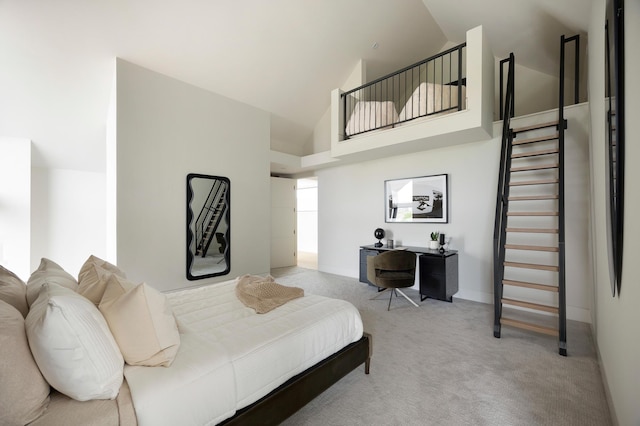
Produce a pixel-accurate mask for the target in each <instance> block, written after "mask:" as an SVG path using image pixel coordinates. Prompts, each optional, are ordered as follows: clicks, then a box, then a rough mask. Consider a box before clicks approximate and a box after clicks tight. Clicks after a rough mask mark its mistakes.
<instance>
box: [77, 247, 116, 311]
mask: <svg viewBox="0 0 640 426" xmlns="http://www.w3.org/2000/svg"><path fill="white" fill-rule="evenodd" d="M112 274H115V275H118V276H120V277H122V278H124V277H125V273H124V271H122V270H121V269H120V268H118V267H117V266H116V265H114V264H112V263H109V262H107V261H105V260H102V259H100V258H99V257H96V256H94V255H91V256H89V258H88V259H87V261H86V262H84V264H83V265H82V268H80V273H79V274H78V293H80V294H81V295H83V296H84V297H86V298H87V299H89V300H91V301H92V302H93V303H95V304H96V305H97V304H98V303H100V300H101V299H102V295H103V294H104V290H105V288H106V287H107V280H108V279H109V277H110V276H111V275H112Z"/></svg>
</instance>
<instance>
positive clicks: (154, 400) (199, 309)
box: [125, 280, 363, 426]
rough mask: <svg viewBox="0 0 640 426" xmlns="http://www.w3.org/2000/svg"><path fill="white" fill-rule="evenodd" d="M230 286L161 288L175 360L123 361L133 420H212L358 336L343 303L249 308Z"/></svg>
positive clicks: (304, 301) (307, 300)
mask: <svg viewBox="0 0 640 426" xmlns="http://www.w3.org/2000/svg"><path fill="white" fill-rule="evenodd" d="M235 286H236V280H231V281H225V282H223V283H218V284H213V285H209V286H204V287H200V288H195V289H189V290H184V291H180V292H175V293H168V294H167V298H168V299H169V302H170V304H171V306H172V309H173V311H174V314H175V316H176V319H177V321H178V328H179V330H180V338H181V344H180V350H179V351H178V354H177V356H176V359H175V361H174V362H173V364H172V365H171V367H168V368H165V367H141V366H128V365H127V366H125V377H126V378H127V382H128V384H129V387H130V389H131V396H132V400H133V404H134V407H135V411H136V416H137V418H138V424H139V425H140V426H146V425H153V426H156V425H176V424H181V425H204V424H207V425H208V424H216V423H219V422H221V421H222V420H224V419H226V418H229V417H231V416H233V415H234V413H235V412H236V410H239V409H241V408H243V407H246V406H247V405H250V404H251V403H253V402H255V401H257V400H258V399H260V398H262V397H263V396H265V395H266V394H268V393H269V392H271V391H272V390H273V389H275V388H276V387H278V386H279V385H281V384H282V383H284V382H286V381H287V380H288V379H289V378H291V377H293V376H295V375H296V374H298V373H301V372H303V371H304V370H306V369H307V368H309V367H311V366H312V365H314V364H316V363H318V362H319V361H321V360H323V359H324V358H327V357H328V356H329V355H331V354H333V353H335V352H337V351H339V350H340V349H342V348H343V347H345V346H347V345H349V344H350V343H353V342H356V341H358V340H359V339H360V338H361V337H362V331H363V329H362V320H361V318H360V314H359V312H358V310H357V309H356V308H355V307H354V306H353V305H352V304H350V303H348V302H345V301H343V300H337V299H329V298H326V297H321V296H313V295H306V296H304V297H301V298H298V299H295V300H292V301H289V302H287V303H285V304H284V305H282V306H280V307H278V308H276V309H274V310H272V311H270V312H268V313H266V314H256V313H255V312H254V310H253V309H251V308H247V307H246V306H245V305H243V304H242V302H240V301H239V300H238V298H237V297H236V295H235Z"/></svg>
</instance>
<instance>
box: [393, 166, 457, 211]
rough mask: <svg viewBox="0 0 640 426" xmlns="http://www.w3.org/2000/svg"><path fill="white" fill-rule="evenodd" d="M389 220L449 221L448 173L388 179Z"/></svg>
mask: <svg viewBox="0 0 640 426" xmlns="http://www.w3.org/2000/svg"><path fill="white" fill-rule="evenodd" d="M384 200H385V214H384V221H385V222H386V223H448V222H449V186H448V175H447V174H440V175H431V176H420V177H412V178H403V179H391V180H386V181H385V183H384Z"/></svg>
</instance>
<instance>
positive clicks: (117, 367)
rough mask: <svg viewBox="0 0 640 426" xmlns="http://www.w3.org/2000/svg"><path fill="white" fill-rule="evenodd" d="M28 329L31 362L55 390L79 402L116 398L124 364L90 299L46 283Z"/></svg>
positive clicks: (107, 327)
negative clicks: (31, 355) (36, 365)
mask: <svg viewBox="0 0 640 426" xmlns="http://www.w3.org/2000/svg"><path fill="white" fill-rule="evenodd" d="M25 328H26V330H27V338H28V339H29V346H30V347H31V353H32V354H33V359H35V361H36V363H37V364H38V367H39V368H40V371H41V372H42V375H43V376H44V377H45V378H46V379H47V381H48V382H49V384H50V385H51V386H52V387H53V388H55V389H56V390H58V391H59V392H60V393H63V394H65V395H67V396H68V397H70V398H73V399H75V400H78V401H88V400H91V399H113V398H115V397H116V396H117V395H118V392H119V390H120V385H122V380H123V378H124V376H123V370H124V360H123V358H122V354H120V349H119V348H118V345H117V344H116V342H115V340H114V338H113V336H112V335H111V331H109V326H108V325H107V322H106V321H105V320H104V317H103V316H102V314H101V313H100V311H98V308H96V306H95V305H94V304H93V303H91V301H89V299H87V298H85V297H83V296H81V295H79V294H78V293H76V292H75V291H73V290H69V289H68V288H65V287H62V286H59V285H56V284H50V283H45V284H43V286H42V290H41V291H40V294H39V295H38V298H37V299H36V300H35V302H34V303H33V304H32V305H31V309H30V310H29V314H28V315H27V318H26V319H25Z"/></svg>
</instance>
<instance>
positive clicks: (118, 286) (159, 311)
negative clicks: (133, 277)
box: [99, 275, 180, 367]
mask: <svg viewBox="0 0 640 426" xmlns="http://www.w3.org/2000/svg"><path fill="white" fill-rule="evenodd" d="M99 308H100V311H101V312H102V315H104V317H105V319H106V320H107V323H108V324H109V328H110V329H111V333H113V337H114V338H115V339H116V342H117V343H118V346H119V347H120V352H122V356H123V357H124V360H125V362H126V363H127V364H130V365H145V366H150V367H155V366H164V367H168V366H170V365H171V363H172V362H173V360H174V358H175V356H176V354H177V352H178V348H179V347H180V334H179V333H178V326H177V324H176V320H175V317H174V316H173V312H172V310H171V306H170V305H169V301H168V300H167V298H166V296H165V295H164V294H162V293H160V292H159V291H157V290H156V289H154V288H153V287H151V286H149V285H147V284H146V283H142V284H139V285H137V286H135V287H131V283H129V282H127V281H126V280H123V279H122V278H120V277H118V276H116V275H112V276H111V277H110V278H109V281H108V283H107V289H106V290H105V292H104V296H103V299H102V301H101V302H100V306H99Z"/></svg>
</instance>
